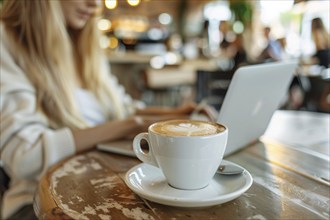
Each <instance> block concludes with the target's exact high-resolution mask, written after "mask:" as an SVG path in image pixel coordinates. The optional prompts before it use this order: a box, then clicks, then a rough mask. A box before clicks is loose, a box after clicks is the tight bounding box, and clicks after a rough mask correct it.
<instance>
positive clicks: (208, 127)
mask: <svg viewBox="0 0 330 220" xmlns="http://www.w3.org/2000/svg"><path fill="white" fill-rule="evenodd" d="M152 130H153V131H154V132H156V133H159V134H163V135H168V136H205V135H212V134H217V133H219V132H222V131H224V130H225V128H224V127H222V126H221V125H218V124H216V123H212V122H204V121H194V120H173V121H166V122H160V123H156V124H155V125H154V126H153V127H152Z"/></svg>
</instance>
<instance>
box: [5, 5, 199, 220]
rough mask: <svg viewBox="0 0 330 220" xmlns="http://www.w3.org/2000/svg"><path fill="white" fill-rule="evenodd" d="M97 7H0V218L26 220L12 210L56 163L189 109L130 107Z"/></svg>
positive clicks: (27, 201)
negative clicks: (6, 182)
mask: <svg viewBox="0 0 330 220" xmlns="http://www.w3.org/2000/svg"><path fill="white" fill-rule="evenodd" d="M100 5H101V0H75V1H67V0H57V1H54V0H33V1H30V0H17V1H13V0H5V1H4V2H3V6H2V9H1V10H2V11H1V24H0V28H1V30H0V35H1V45H0V48H1V70H0V72H1V94H0V95H1V96H0V101H1V103H0V108H1V139H0V140H1V142H0V150H1V162H2V167H3V170H4V171H5V172H6V173H7V174H8V176H9V177H10V186H9V189H8V190H7V191H6V192H5V194H4V196H3V199H2V208H1V211H2V213H1V214H2V216H1V217H2V219H3V218H5V219H6V218H8V217H9V216H12V215H13V214H14V213H15V212H16V214H15V216H16V217H17V218H20V219H24V218H28V216H29V215H28V214H26V213H25V214H23V215H24V216H23V218H22V217H19V214H17V210H19V209H20V208H22V207H23V206H24V205H27V204H31V202H32V199H33V193H34V190H35V187H36V185H37V182H38V179H39V177H40V175H41V174H42V173H43V172H44V171H45V170H46V169H47V168H49V167H50V166H51V165H53V164H55V163H56V162H58V161H60V160H63V159H64V158H67V157H69V156H71V155H74V154H76V153H79V152H82V151H85V150H89V149H92V148H93V147H94V146H95V145H96V144H98V143H101V142H106V141H111V140H114V139H118V138H122V137H125V136H132V135H134V134H136V133H137V132H141V131H143V130H146V128H147V126H148V125H150V124H151V123H153V122H155V121H156V120H162V119H169V118H174V117H187V116H188V115H189V114H190V113H191V112H192V111H193V110H194V105H191V106H190V105H187V106H184V107H181V108H176V109H170V108H168V109H164V108H157V107H154V108H146V109H140V110H139V109H136V107H135V105H134V102H133V101H132V100H131V99H130V97H129V96H128V95H126V94H125V92H124V90H123V88H122V87H121V86H120V85H118V83H117V81H116V79H115V78H114V77H113V76H111V75H110V74H109V72H108V70H107V64H106V60H105V59H104V57H103V55H102V51H101V50H100V48H99V38H98V37H99V33H98V31H97V29H96V25H95V22H96V19H97V17H96V14H97V12H98V11H99V6H100ZM138 115H140V116H138ZM146 115H149V116H146ZM156 116H157V117H156ZM25 207H26V206H25ZM28 209H29V210H31V206H29V208H28ZM21 210H22V209H21ZM24 212H25V211H24ZM18 213H20V212H18ZM21 215H22V214H21ZM32 215H33V213H32Z"/></svg>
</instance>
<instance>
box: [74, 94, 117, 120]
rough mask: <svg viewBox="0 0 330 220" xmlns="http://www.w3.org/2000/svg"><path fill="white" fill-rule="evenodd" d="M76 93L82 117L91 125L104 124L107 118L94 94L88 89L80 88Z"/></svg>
mask: <svg viewBox="0 0 330 220" xmlns="http://www.w3.org/2000/svg"><path fill="white" fill-rule="evenodd" d="M75 95H76V101H77V105H78V109H79V110H80V113H81V115H82V117H83V118H84V119H85V121H86V122H87V123H88V124H89V125H91V126H93V125H98V124H102V123H104V122H105V121H106V120H107V117H106V115H105V113H104V111H103V109H102V106H101V105H100V103H99V102H98V100H97V99H96V97H95V95H94V94H92V93H91V92H89V91H88V90H85V89H80V88H79V89H77V90H76V94H75ZM110 112H111V111H110Z"/></svg>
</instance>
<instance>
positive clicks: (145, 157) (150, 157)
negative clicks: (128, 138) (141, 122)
mask: <svg viewBox="0 0 330 220" xmlns="http://www.w3.org/2000/svg"><path fill="white" fill-rule="evenodd" d="M141 140H146V141H147V142H148V146H149V152H148V153H145V152H144V151H143V150H142V148H141ZM133 150H134V153H135V155H136V156H137V158H139V159H140V160H141V161H142V162H145V163H148V164H150V165H153V166H155V167H159V166H158V164H157V162H156V159H155V156H154V154H153V152H152V148H151V146H150V142H149V135H148V133H147V132H144V133H140V134H138V135H136V136H135V138H134V140H133Z"/></svg>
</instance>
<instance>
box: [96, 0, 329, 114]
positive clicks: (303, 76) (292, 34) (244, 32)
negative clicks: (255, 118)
mask: <svg viewBox="0 0 330 220" xmlns="http://www.w3.org/2000/svg"><path fill="white" fill-rule="evenodd" d="M102 4H103V6H104V7H103V9H102V14H101V19H100V21H99V23H98V28H99V29H100V30H101V31H102V35H103V36H102V40H101V42H100V45H101V47H102V48H104V50H105V51H106V54H107V57H108V59H109V63H110V66H111V69H112V72H113V73H114V74H115V75H116V76H117V77H118V80H119V82H120V83H122V84H123V85H124V87H125V89H126V90H127V92H128V93H129V94H130V95H131V96H132V97H133V98H135V99H140V100H142V101H144V102H145V103H146V104H147V105H167V106H176V105H180V104H182V103H184V102H189V101H202V100H203V99H204V98H205V96H206V95H205V92H206V91H200V90H201V89H200V88H201V85H202V87H203V85H204V90H205V84H206V83H207V82H206V79H205V77H204V76H203V74H204V75H206V74H210V73H223V74H222V76H225V75H226V74H227V75H228V74H229V75H230V74H231V75H232V74H233V73H234V72H235V70H236V69H237V68H238V67H240V66H243V65H253V64H258V63H264V62H274V61H279V60H286V59H298V60H299V61H300V65H299V68H298V70H297V73H296V76H295V79H294V81H293V82H292V85H291V87H290V90H289V91H288V95H287V97H286V99H285V100H283V105H282V108H284V109H295V110H309V111H320V112H329V110H330V107H329V106H330V95H329V94H330V91H329V90H330V89H329V65H328V64H325V65H320V63H319V62H314V61H313V59H312V58H313V57H314V55H315V54H316V52H317V46H316V43H315V42H314V39H313V34H312V28H311V26H312V24H311V23H312V20H313V19H314V18H316V17H317V18H320V19H321V21H322V22H323V24H324V27H325V29H326V31H327V33H329V26H330V24H329V20H330V18H329V8H330V1H329V0H260V1H258V0H102ZM267 30H268V32H267ZM327 36H328V39H327V41H328V45H329V35H327ZM272 45H275V46H272ZM269 47H274V48H275V49H274V51H273V53H272V54H268V49H269ZM326 54H328V55H327V59H328V61H327V63H329V48H327V50H326ZM230 78H231V77H230V76H229V77H227V79H226V80H227V82H226V81H224V83H222V84H223V85H224V87H225V88H226V87H227V86H228V83H229V82H230ZM228 80H229V82H228ZM220 84H221V83H220ZM206 87H208V85H206ZM218 107H219V106H218Z"/></svg>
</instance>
